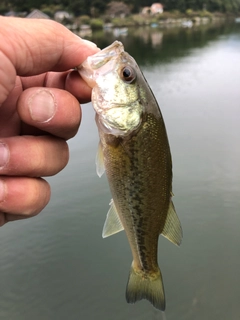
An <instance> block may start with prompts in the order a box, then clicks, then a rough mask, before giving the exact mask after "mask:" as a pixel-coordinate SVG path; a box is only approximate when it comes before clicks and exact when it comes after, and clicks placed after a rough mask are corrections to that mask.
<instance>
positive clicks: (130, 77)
mask: <svg viewBox="0 0 240 320" xmlns="http://www.w3.org/2000/svg"><path fill="white" fill-rule="evenodd" d="M120 76H121V78H122V80H123V81H125V82H127V83H132V82H133V81H134V80H135V79H136V73H135V71H134V69H133V68H131V67H130V66H127V67H124V68H123V69H122V71H121V74H120Z"/></svg>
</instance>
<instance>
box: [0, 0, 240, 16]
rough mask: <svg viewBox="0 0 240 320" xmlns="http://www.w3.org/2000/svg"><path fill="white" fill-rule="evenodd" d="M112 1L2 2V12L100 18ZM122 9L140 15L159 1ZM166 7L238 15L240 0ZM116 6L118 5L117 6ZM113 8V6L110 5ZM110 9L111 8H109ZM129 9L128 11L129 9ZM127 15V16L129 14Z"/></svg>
mask: <svg viewBox="0 0 240 320" xmlns="http://www.w3.org/2000/svg"><path fill="white" fill-rule="evenodd" d="M111 2H112V1H111V0H24V1H22V0H9V1H7V0H1V4H0V12H1V13H5V12H8V11H10V10H15V11H18V12H23V11H27V12H29V11H31V10H32V9H41V8H42V7H43V8H45V9H47V8H48V9H47V10H49V11H50V13H51V14H52V13H53V12H52V11H53V10H52V9H53V8H54V7H61V8H62V9H64V10H67V11H69V12H71V13H73V15H74V16H79V15H90V16H91V17H98V16H99V15H102V14H104V13H105V12H106V10H107V7H108V5H109V4H110V3H111ZM114 2H115V4H116V3H121V5H122V7H123V6H125V9H124V10H126V12H128V13H129V12H130V11H131V13H139V12H141V9H142V8H143V7H145V6H151V5H152V3H154V2H157V0H122V1H121V2H117V1H114ZM159 2H161V3H162V4H163V6H164V11H168V12H169V11H173V10H178V11H180V12H182V13H185V12H186V10H188V9H191V10H192V11H195V12H196V11H203V12H204V11H206V10H207V11H208V12H216V11H217V12H220V13H229V12H232V13H237V12H240V0H160V1H159ZM115 6H116V5H115ZM110 7H111V5H110ZM108 8H109V7H108ZM127 8H128V9H127ZM128 13H127V14H128Z"/></svg>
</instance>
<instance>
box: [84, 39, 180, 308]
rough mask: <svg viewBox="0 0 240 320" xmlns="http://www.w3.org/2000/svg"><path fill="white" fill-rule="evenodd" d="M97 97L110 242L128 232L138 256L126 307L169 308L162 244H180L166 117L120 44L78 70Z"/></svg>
mask: <svg viewBox="0 0 240 320" xmlns="http://www.w3.org/2000/svg"><path fill="white" fill-rule="evenodd" d="M78 70H79V73H80V75H81V77H82V78H83V79H84V80H85V81H86V82H87V83H88V85H89V86H90V87H92V88H93V90H92V103H93V106H94V109H95V111H96V123H97V126H98V130H99V136H100V143H99V149H98V153H97V161H96V164H97V173H98V175H99V176H101V175H102V174H103V172H104V170H106V174H107V178H108V182H109V186H110V189H111V194H112V198H113V199H112V201H111V203H110V209H109V211H108V213H107V218H106V221H105V224H104V228H103V237H108V236H110V235H113V234H115V233H117V232H119V231H121V230H123V229H124V230H125V232H126V235H127V238H128V241H129V244H130V247H131V251H132V255H133V263H132V266H131V270H130V274H129V280H128V284H127V289H126V300H127V302H129V303H134V302H136V301H137V300H141V299H147V300H149V301H150V302H151V303H152V304H153V305H154V307H156V308H157V309H160V310H164V309H165V294H164V287H163V282H162V275H161V271H160V269H159V266H158V261H157V252H158V237H159V235H160V234H162V235H163V236H164V237H166V238H168V239H169V240H170V241H171V242H173V243H174V244H177V245H180V243H181V240H182V228H181V224H180V221H179V219H178V217H177V214H176V212H175V209H174V206H173V203H172V200H171V198H172V160H171V153H170V148H169V143H168V138H167V133H166V129H165V125H164V121H163V117H162V114H161V111H160V109H159V107H158V104H157V102H156V100H155V97H154V95H153V93H152V91H151V89H150V88H149V86H148V84H147V82H146V80H145V78H144V76H143V74H142V72H141V71H140V69H139V67H138V65H137V63H136V62H135V60H134V59H133V58H132V57H131V56H130V55H129V54H128V53H127V52H125V51H124V47H123V45H122V43H121V42H119V41H115V42H114V43H113V44H112V45H110V46H109V47H107V48H105V49H103V50H102V51H100V52H98V53H96V54H95V55H93V56H90V57H88V58H87V60H86V61H85V62H84V63H83V64H82V65H81V66H79V67H78Z"/></svg>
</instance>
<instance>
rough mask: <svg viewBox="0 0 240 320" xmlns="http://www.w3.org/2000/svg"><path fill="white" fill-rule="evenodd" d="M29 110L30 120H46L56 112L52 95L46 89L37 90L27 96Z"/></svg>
mask: <svg viewBox="0 0 240 320" xmlns="http://www.w3.org/2000/svg"><path fill="white" fill-rule="evenodd" d="M28 104H29V111H30V115H31V118H32V120H34V121H37V122H47V121H49V120H51V119H52V118H53V116H54V114H55V112H56V104H55V100H54V96H53V95H52V94H51V92H49V91H48V90H39V91H37V92H36V93H34V94H33V95H32V96H31V97H30V98H29V102H28Z"/></svg>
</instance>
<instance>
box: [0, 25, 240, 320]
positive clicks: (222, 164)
mask: <svg viewBox="0 0 240 320" xmlns="http://www.w3.org/2000/svg"><path fill="white" fill-rule="evenodd" d="M92 40H93V41H96V42H97V43H98V44H99V46H100V47H104V46H106V45H108V44H110V43H111V42H112V41H113V40H114V37H113V36H112V34H107V35H106V34H105V35H104V34H103V33H101V34H94V35H93V38H92ZM119 40H121V41H123V43H124V45H125V47H126V50H127V51H129V52H130V53H131V54H132V55H133V56H134V57H135V59H136V60H137V61H138V63H139V64H140V66H141V68H142V69H143V72H144V74H145V76H146V78H147V80H148V82H149V84H150V86H151V88H152V90H153V92H154V93H155V95H156V98H157V100H158V102H159V105H160V108H161V110H162V113H163V116H164V119H165V123H166V127H167V131H168V136H169V140H170V145H171V151H172V157H173V169H174V181H173V191H174V194H175V197H174V204H175V206H176V210H177V213H178V215H179V218H180V220H181V222H182V226H183V231H184V238H183V243H182V245H181V247H180V248H178V247H176V246H174V245H172V244H171V243H170V242H168V241H167V240H166V239H164V238H163V237H160V239H159V264H160V267H161V270H162V273H163V279H164V285H165V291H166V298H167V310H166V317H167V319H168V320H175V319H177V320H188V319H189V320H190V319H191V320H192V319H194V320H202V319H211V320H219V319H231V320H238V319H239V318H240V309H239V298H240V286H239V283H240V272H239V270H240V254H239V245H240V232H239V227H240V196H239V194H240V166H239V163H240V148H239V139H240V125H239V122H240V90H239V88H240V28H239V26H238V25H237V24H235V25H221V26H218V27H204V28H199V29H196V30H195V29H191V30H189V29H171V30H160V29H154V30H150V29H149V30H146V29H145V30H143V29H135V30H130V31H129V35H128V36H127V37H119ZM97 145H98V134H97V129H96V126H95V123H94V111H93V109H92V106H91V104H87V105H85V106H83V120H82V125H81V128H80V130H79V133H78V135H77V136H76V137H75V138H74V139H72V140H71V141H70V150H71V159H70V162H69V164H68V166H67V168H66V169H65V170H64V171H63V172H62V173H60V174H59V175H57V176H56V177H52V178H50V179H48V180H49V182H50V183H51V186H52V199H51V202H50V204H49V205H48V206H47V207H46V209H45V210H44V211H43V212H42V213H41V214H40V215H39V216H38V217H35V218H32V219H29V220H26V221H19V222H14V223H9V224H8V225H6V226H4V227H3V228H1V230H0V243H1V260H0V277H1V278H0V279H1V280H0V285H1V290H0V319H3V320H5V319H6V320H30V319H31V320H32V319H34V320H38V319H39V320H40V319H41V320H42V319H44V320H48V319H49V320H50V319H51V320H52V319H59V320H65V319H68V320H75V319H88V320H94V319H99V320H108V319H109V320H110V319H114V320H118V319H138V320H141V319H153V320H155V319H161V318H162V314H161V313H159V312H158V311H156V310H155V309H154V308H152V306H151V305H150V304H149V303H148V302H147V301H141V302H138V303H137V304H135V305H128V304H127V303H126V302H125V286H126V282H127V278H128V272H129V268H130V264H131V253H130V249H129V245H128V243H127V240H126V236H125V234H124V232H122V233H119V234H117V235H115V236H113V237H110V238H107V239H102V238H101V232H102V226H103V223H104V220H105V216H106V213H107V210H108V207H109V206H108V204H109V201H110V198H111V196H110V193H109V189H108V185H107V181H106V178H105V177H103V178H101V179H99V178H98V177H97V175H96V171H95V153H96V149H97Z"/></svg>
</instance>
